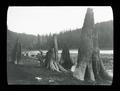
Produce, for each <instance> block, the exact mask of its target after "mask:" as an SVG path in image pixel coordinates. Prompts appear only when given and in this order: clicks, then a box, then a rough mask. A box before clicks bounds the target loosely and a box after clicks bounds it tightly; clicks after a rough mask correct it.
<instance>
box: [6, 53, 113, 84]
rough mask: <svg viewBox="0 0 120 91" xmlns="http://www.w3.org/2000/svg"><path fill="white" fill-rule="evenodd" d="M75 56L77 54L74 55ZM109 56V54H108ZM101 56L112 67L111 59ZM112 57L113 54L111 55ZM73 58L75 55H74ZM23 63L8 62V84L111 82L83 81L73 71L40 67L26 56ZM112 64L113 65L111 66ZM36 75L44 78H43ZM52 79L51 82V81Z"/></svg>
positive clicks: (107, 67) (107, 66) (107, 65)
mask: <svg viewBox="0 0 120 91" xmlns="http://www.w3.org/2000/svg"><path fill="white" fill-rule="evenodd" d="M74 57H75V55H74ZM107 57H108V56H107ZM107 57H105V56H104V57H103V56H102V57H101V58H103V59H104V61H103V63H104V64H105V65H106V69H112V66H113V65H112V62H113V61H112V62H111V61H110V60H111V59H109V60H108V58H109V57H108V58H107ZM110 57H111V56H110ZM72 58H73V56H72ZM22 61H23V64H24V65H23V64H22V65H15V64H11V63H9V62H8V64H7V77H8V84H39V85H93V84H95V85H110V84H111V83H109V82H96V83H95V82H83V81H80V80H77V79H76V78H74V77H73V76H72V72H68V73H58V72H54V71H50V70H48V69H46V68H43V67H40V66H39V63H38V62H37V61H36V60H34V59H30V58H24V59H23V60H22ZM110 64H111V65H110ZM109 66H111V67H109ZM35 77H40V78H42V79H41V80H37V79H35ZM50 81H51V82H50Z"/></svg>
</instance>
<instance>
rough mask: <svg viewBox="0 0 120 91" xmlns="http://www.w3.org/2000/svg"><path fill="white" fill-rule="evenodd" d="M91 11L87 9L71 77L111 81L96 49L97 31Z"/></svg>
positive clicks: (97, 48)
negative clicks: (75, 64) (75, 63)
mask: <svg viewBox="0 0 120 91" xmlns="http://www.w3.org/2000/svg"><path fill="white" fill-rule="evenodd" d="M94 26H95V25H94V15H93V10H92V9H90V8H88V9H87V13H86V16H85V20H84V24H83V28H82V31H81V35H80V44H81V45H80V47H79V50H78V60H77V66H76V69H75V71H74V73H73V76H74V77H76V78H77V79H80V80H85V81H96V80H103V79H104V80H112V77H110V76H109V75H108V73H107V72H106V70H105V69H104V65H103V63H102V60H101V58H100V52H99V51H100V50H99V47H98V31H96V30H95V28H94Z"/></svg>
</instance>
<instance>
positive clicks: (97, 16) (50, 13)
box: [7, 6, 113, 35]
mask: <svg viewBox="0 0 120 91" xmlns="http://www.w3.org/2000/svg"><path fill="white" fill-rule="evenodd" d="M87 8H92V9H93V12H94V21H95V23H99V22H103V21H109V20H113V12H112V8H111V7H110V6H99V7H98V6H96V7H95V6H87V7H85V6H84V7H83V6H46V7H45V6H39V7H38V6H36V7H35V6H31V7H28V6H24V7H20V6H19V7H18V6H17V7H15V6H10V7H9V8H8V11H7V26H8V29H9V30H11V31H14V32H18V33H26V34H33V35H37V34H40V35H46V34H49V33H51V34H53V33H59V32H61V31H67V30H72V29H77V28H82V26H83V23H84V18H85V14H86V10H87Z"/></svg>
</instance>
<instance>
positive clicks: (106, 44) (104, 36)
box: [7, 21, 113, 55]
mask: <svg viewBox="0 0 120 91" xmlns="http://www.w3.org/2000/svg"><path fill="white" fill-rule="evenodd" d="M95 29H96V30H97V31H99V47H100V48H101V49H113V21H107V22H101V23H97V24H95ZM80 32H81V29H75V30H68V31H65V32H60V33H59V34H58V35H57V36H58V47H59V49H61V48H62V47H63V46H64V45H66V46H68V48H69V49H78V47H79V45H81V44H80V42H79V39H80ZM17 36H18V37H19V39H20V41H21V44H22V49H23V50H25V49H26V50H28V49H29V50H30V49H37V48H38V46H37V45H38V43H39V45H40V48H41V49H48V48H49V45H50V44H51V41H50V40H51V39H52V35H51V34H49V35H44V36H43V35H42V36H41V35H38V36H35V35H29V34H24V33H15V32H12V30H9V29H8V30H7V54H8V55H10V52H11V50H12V48H13V47H14V44H15V42H16V39H17ZM38 41H39V42H38Z"/></svg>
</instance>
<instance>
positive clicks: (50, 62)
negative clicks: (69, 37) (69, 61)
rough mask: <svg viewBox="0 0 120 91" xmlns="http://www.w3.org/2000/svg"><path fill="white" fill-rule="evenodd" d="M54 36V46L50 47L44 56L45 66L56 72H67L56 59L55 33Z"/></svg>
mask: <svg viewBox="0 0 120 91" xmlns="http://www.w3.org/2000/svg"><path fill="white" fill-rule="evenodd" d="M53 37H54V41H53V42H54V46H53V47H52V48H50V50H49V51H48V52H47V54H46V57H45V67H46V68H48V69H50V70H52V71H57V72H67V70H66V69H64V68H63V67H62V66H61V65H60V64H59V61H58V45H57V37H56V35H54V36H53Z"/></svg>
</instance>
